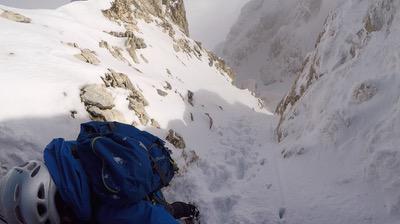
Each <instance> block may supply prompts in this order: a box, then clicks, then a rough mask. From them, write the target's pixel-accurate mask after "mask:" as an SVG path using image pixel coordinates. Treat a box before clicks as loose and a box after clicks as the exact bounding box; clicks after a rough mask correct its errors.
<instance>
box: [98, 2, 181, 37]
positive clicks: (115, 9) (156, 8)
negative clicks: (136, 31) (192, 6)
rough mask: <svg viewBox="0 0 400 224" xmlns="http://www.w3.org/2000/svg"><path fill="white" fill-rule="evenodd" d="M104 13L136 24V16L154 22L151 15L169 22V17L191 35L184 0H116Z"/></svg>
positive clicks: (111, 17) (113, 18) (123, 21)
mask: <svg viewBox="0 0 400 224" xmlns="http://www.w3.org/2000/svg"><path fill="white" fill-rule="evenodd" d="M103 14H104V15H105V16H106V17H107V18H109V19H111V20H113V21H116V22H122V23H127V24H135V21H136V18H140V19H143V20H145V21H146V22H152V21H153V18H152V17H151V16H154V17H157V18H159V19H161V20H162V21H164V22H166V23H168V22H167V21H166V19H167V18H168V19H170V20H171V21H172V22H173V23H175V24H176V25H178V26H179V27H180V28H181V30H182V32H184V33H185V34H186V35H189V28H188V22H187V19H186V11H185V7H184V3H183V0H115V1H114V2H113V3H112V6H111V8H110V9H107V10H104V11H103ZM150 15H151V16H150ZM133 16H134V17H135V18H134V17H133Z"/></svg>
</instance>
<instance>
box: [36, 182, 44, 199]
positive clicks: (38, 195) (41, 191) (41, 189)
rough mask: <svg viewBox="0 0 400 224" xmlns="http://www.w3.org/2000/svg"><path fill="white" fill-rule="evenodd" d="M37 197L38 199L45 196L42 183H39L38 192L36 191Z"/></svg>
mask: <svg viewBox="0 0 400 224" xmlns="http://www.w3.org/2000/svg"><path fill="white" fill-rule="evenodd" d="M37 197H38V198H40V199H44V198H45V193H44V184H40V187H39V190H38V193H37Z"/></svg>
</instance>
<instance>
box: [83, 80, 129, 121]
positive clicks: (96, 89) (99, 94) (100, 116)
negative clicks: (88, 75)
mask: <svg viewBox="0 0 400 224" xmlns="http://www.w3.org/2000/svg"><path fill="white" fill-rule="evenodd" d="M81 101H82V102H83V103H84V105H85V107H86V111H87V112H88V113H89V115H90V117H91V118H92V119H93V120H100V121H119V122H125V118H124V115H123V114H122V113H121V112H120V111H118V110H115V109H113V108H114V107H115V104H114V98H113V96H112V94H111V93H110V92H109V91H108V90H107V88H106V87H105V86H103V85H98V84H92V85H87V86H85V87H83V88H82V89H81Z"/></svg>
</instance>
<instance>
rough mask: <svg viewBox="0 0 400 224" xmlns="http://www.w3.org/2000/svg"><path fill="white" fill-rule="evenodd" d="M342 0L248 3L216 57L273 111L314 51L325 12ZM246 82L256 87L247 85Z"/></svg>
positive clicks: (275, 0) (253, 1) (287, 0)
mask: <svg viewBox="0 0 400 224" xmlns="http://www.w3.org/2000/svg"><path fill="white" fill-rule="evenodd" d="M339 2H343V1H342V0H300V1H293V0H279V1H278V0H252V1H250V2H248V3H247V4H246V5H245V6H244V7H243V8H242V11H241V15H240V17H239V19H238V21H237V22H236V24H235V25H234V26H233V27H232V28H231V31H230V33H229V34H228V36H227V38H226V40H225V42H224V43H222V44H221V45H220V46H219V47H218V51H219V52H218V53H219V54H220V55H221V56H222V57H223V58H224V59H225V60H226V61H227V62H228V64H229V65H230V66H232V68H233V69H234V70H235V72H236V73H237V80H236V83H237V85H238V86H243V87H245V88H249V89H250V90H251V91H253V92H255V94H256V95H257V96H260V97H261V98H263V99H264V101H265V102H266V104H267V105H268V106H269V107H270V108H274V107H275V106H276V105H277V103H278V102H279V100H280V99H281V98H282V97H283V95H284V94H285V93H286V91H287V89H288V88H289V86H290V85H291V83H292V82H293V80H294V79H295V76H296V75H297V73H298V72H299V71H300V70H301V67H302V64H303V61H304V59H305V56H306V54H307V53H308V52H309V51H311V50H312V49H313V48H314V45H315V42H316V40H317V37H318V33H319V32H320V30H321V29H322V25H323V22H324V20H325V18H326V17H327V15H328V12H329V11H330V10H332V9H334V8H335V7H336V5H338V4H339ZM247 80H256V81H257V83H258V85H257V88H254V85H252V86H248V85H247V83H248V81H247Z"/></svg>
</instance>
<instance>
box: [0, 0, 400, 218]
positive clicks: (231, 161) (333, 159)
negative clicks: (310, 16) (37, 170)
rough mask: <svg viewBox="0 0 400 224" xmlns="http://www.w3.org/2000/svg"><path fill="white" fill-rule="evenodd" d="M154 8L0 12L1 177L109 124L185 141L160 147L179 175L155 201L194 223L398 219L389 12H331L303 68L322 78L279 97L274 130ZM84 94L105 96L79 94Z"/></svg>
mask: <svg viewBox="0 0 400 224" xmlns="http://www.w3.org/2000/svg"><path fill="white" fill-rule="evenodd" d="M117 2H119V3H121V2H123V1H122V0H118V1H117ZM155 2H160V1H147V0H135V3H138V4H137V5H136V6H135V7H133V5H132V8H131V9H132V10H133V11H132V13H131V12H129V13H128V14H124V13H123V14H119V13H121V12H119V11H118V10H117V9H121V7H114V9H115V10H117V11H107V12H108V13H104V14H103V13H102V10H103V9H108V8H110V6H111V4H110V3H111V1H108V0H90V1H85V2H74V3H71V4H69V5H66V6H64V7H61V8H59V9H57V10H54V11H50V10H21V9H13V8H8V7H5V6H0V9H1V12H0V30H1V31H0V32H1V35H0V66H1V67H0V80H1V84H2V86H1V88H0V105H1V110H0V166H1V173H2V174H4V173H5V172H6V170H7V169H8V168H10V167H11V166H13V165H16V164H18V163H21V162H22V161H24V160H28V159H34V158H41V152H42V150H43V148H44V147H45V145H46V144H47V143H48V142H49V141H50V140H51V139H52V138H55V137H64V138H68V139H74V138H75V137H76V135H77V134H78V132H79V124H80V123H81V122H84V121H88V120H89V119H91V118H97V119H99V118H101V116H107V118H110V120H118V121H124V122H126V123H132V124H135V125H137V126H138V127H139V128H141V129H142V130H147V131H150V132H152V133H154V134H156V135H158V136H160V137H161V138H163V139H165V138H166V136H167V134H168V133H169V130H173V131H175V132H176V133H178V134H180V135H181V136H182V139H183V140H184V141H185V145H186V147H184V148H183V147H182V148H183V149H182V148H179V147H181V146H182V144H179V145H177V147H174V146H173V145H172V144H168V146H169V147H170V148H171V149H172V150H173V157H174V158H175V159H176V160H177V162H178V165H179V167H180V168H181V173H180V174H179V175H178V177H176V178H175V179H174V181H173V183H172V184H171V186H170V187H169V188H167V189H165V192H166V195H167V197H168V199H169V200H170V201H173V200H184V201H192V202H195V203H196V204H198V205H199V207H200V210H201V214H202V223H206V224H219V223H227V224H260V223H261V224H277V223H279V224H283V223H288V224H305V223H307V224H321V223H323V224H343V223H346V224H347V223H351V224H377V223H379V224H398V223H399V221H398V216H399V214H400V212H399V211H398V196H399V194H398V193H399V191H398V189H397V188H396V186H397V185H398V178H397V177H398V172H397V171H398V167H399V166H398V164H399V163H398V160H397V157H398V150H397V148H398V147H397V144H396V143H397V140H396V139H397V138H396V134H398V130H397V129H398V128H397V127H398V125H397V120H398V114H397V112H398V109H397V104H398V99H399V97H398V87H399V85H398V82H397V78H396V74H397V73H396V71H397V70H398V69H397V68H398V61H399V60H398V57H397V56H398V54H397V53H396V50H397V47H398V44H397V42H396V37H397V36H398V35H399V33H398V29H397V27H396V26H397V25H395V24H396V22H397V24H398V19H399V18H398V13H396V12H397V10H395V9H397V8H398V3H396V2H394V1H389V0H384V1H383V0H380V1H356V0H354V1H353V0H349V1H348V2H347V3H346V4H344V5H343V6H342V7H340V8H339V9H337V10H336V11H335V12H333V13H332V14H331V17H330V19H329V20H328V21H327V23H326V25H325V27H324V29H326V30H327V32H325V33H324V34H323V35H322V37H321V39H320V41H319V44H318V45H317V48H316V50H315V51H314V52H313V53H311V55H310V57H311V58H315V57H317V56H321V60H319V61H320V63H319V64H318V66H317V64H315V65H314V64H313V63H314V62H316V61H318V60H315V61H314V60H309V61H308V62H307V63H305V66H306V67H305V69H304V71H306V70H307V71H312V69H309V68H310V67H311V65H314V66H315V68H316V69H315V70H316V71H318V73H317V74H324V75H323V76H321V77H319V76H318V81H316V80H315V79H312V80H311V85H309V86H308V87H307V88H305V87H303V89H304V90H303V91H302V92H303V94H302V96H301V97H300V98H298V97H294V98H293V97H290V96H291V95H288V98H285V99H289V100H290V99H300V101H299V102H293V104H294V106H293V107H290V106H289V107H283V106H282V105H285V103H284V102H286V101H283V104H282V105H281V107H280V108H281V109H280V110H279V112H280V114H279V115H283V117H282V119H281V122H280V123H279V124H280V126H279V129H278V130H275V127H276V126H277V125H278V122H279V120H278V118H277V117H276V116H274V115H272V114H271V113H270V112H268V111H267V110H265V109H263V108H261V105H260V101H259V100H258V99H257V98H255V97H253V96H252V95H251V93H250V92H249V91H247V90H239V89H237V88H236V87H234V86H233V85H232V84H231V81H232V78H231V76H232V74H231V73H230V72H229V69H227V67H225V66H224V64H223V63H222V62H220V61H218V59H217V58H216V57H214V56H213V55H212V54H211V53H209V52H207V50H206V49H204V48H202V47H201V46H200V45H199V44H198V43H196V42H194V41H193V40H191V39H189V38H188V37H187V36H186V35H185V33H184V30H183V29H182V27H180V26H178V25H176V24H174V23H173V21H172V18H177V19H179V18H181V17H179V15H181V14H179V12H176V11H173V8H168V6H165V5H158V6H162V7H160V8H157V7H158V6H157V7H156V6H155V5H151V4H152V3H155ZM166 2H168V1H166ZM175 2H177V1H174V3H175ZM379 2H385V5H384V7H380V5H379V4H380V3H379ZM147 3H149V4H150V5H149V4H147ZM178 3H179V2H178ZM378 3H379V4H378ZM375 4H378V5H377V6H378V7H374V5H375ZM374 8H376V9H374ZM387 8H388V9H389V10H388V11H385V10H386V9H387ZM4 10H8V11H7V12H8V13H6V14H4V12H5V11H4ZM169 10H172V11H169ZM9 11H12V12H17V13H19V14H21V15H23V16H25V17H22V16H21V15H19V16H16V15H15V14H10V13H9ZM122 11H123V12H125V10H122ZM367 12H370V14H371V17H370V18H373V19H370V20H369V22H366V23H364V21H368V19H367V20H364V19H365V16H366V15H367ZM174 13H175V14H174ZM5 15H9V16H5ZM10 15H13V16H10ZM105 15H106V16H108V18H107V17H106V16H105ZM160 15H178V17H171V16H166V17H160ZM391 15H393V17H392V16H391ZM3 17H7V18H9V19H5V18H3ZM109 18H110V19H112V20H113V21H111V20H110V19H109ZM390 18H393V21H392V22H390V21H391V19H390ZM14 20H16V21H20V22H15V21H14ZM180 22H181V23H180V24H184V21H182V20H181V21H180ZM366 24H367V25H366ZM363 27H366V29H367V33H364V34H365V36H363V35H361V34H360V36H358V35H357V34H358V31H359V30H360V29H362V28H363ZM368 30H369V31H368ZM104 31H106V32H104ZM111 31H112V32H111ZM349 37H353V38H349ZM358 37H359V38H361V39H357V38H358ZM344 40H345V41H344ZM106 43H107V44H106ZM352 46H355V48H354V49H353V47H352ZM86 49H88V50H86ZM352 49H353V50H352ZM397 51H398V50H397ZM343 55H344V56H346V55H350V56H351V55H355V56H354V58H352V57H350V56H346V57H340V56H343ZM322 56H323V57H322ZM322 58H323V59H324V60H322ZM342 58H344V59H342ZM325 59H326V60H325ZM338 59H340V60H338ZM338 61H339V62H341V63H342V64H340V63H339V64H338V65H337V66H335V65H336V64H337V63H336V62H338ZM110 69H112V70H113V71H115V72H112V71H110ZM320 71H326V72H323V73H320ZM353 71H354V72H353ZM121 73H123V74H124V75H122V74H121ZM302 74H303V73H302ZM311 74H314V73H311ZM113 77H114V79H112V78H113ZM307 77H308V76H307V73H306V72H305V73H304V75H300V76H299V79H298V81H297V82H296V83H295V85H294V87H293V89H294V90H296V91H295V93H297V92H298V91H300V90H301V89H302V88H301V87H300V86H297V85H301V84H304V82H305V83H307ZM311 77H312V78H314V77H316V76H311ZM110 80H111V81H110ZM364 81H368V82H367V83H368V85H359V84H361V83H363V82H364ZM92 84H97V85H95V86H93V85H92ZM88 85H89V86H90V87H91V88H89V87H88ZM353 87H354V88H353ZM374 87H375V88H374ZM89 89H100V90H101V91H98V92H94V93H92V94H93V95H90V97H89V96H88V95H85V94H86V93H87V92H90V91H89ZM354 89H356V90H357V91H354ZM188 91H190V92H188ZM354 93H355V94H354ZM353 95H354V96H355V97H354V99H353V98H352V97H353ZM95 96H97V98H96V97H95ZM88 99H89V100H88ZM90 100H92V101H95V102H92V101H90ZM145 101H147V103H145ZM290 102H291V101H288V104H286V105H289V103H290ZM110 108H111V109H110ZM292 114H293V116H291V115H292ZM292 117H293V118H292ZM158 126H159V128H157V127H158ZM304 130H305V131H304ZM275 132H276V133H277V134H280V140H281V143H279V144H278V143H277V141H276V135H275ZM178 146H179V147H178ZM281 152H282V154H281ZM279 216H280V217H279Z"/></svg>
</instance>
